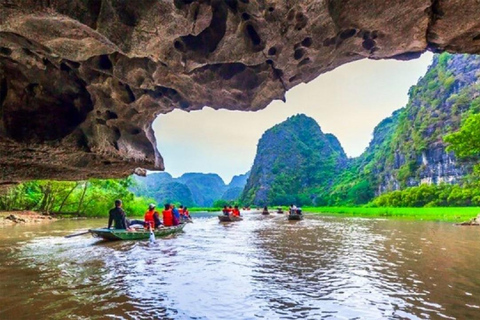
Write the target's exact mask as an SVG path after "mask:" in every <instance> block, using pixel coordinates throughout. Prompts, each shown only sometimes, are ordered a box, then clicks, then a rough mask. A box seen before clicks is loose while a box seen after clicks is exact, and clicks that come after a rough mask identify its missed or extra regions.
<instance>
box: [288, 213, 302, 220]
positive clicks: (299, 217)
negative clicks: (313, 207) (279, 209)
mask: <svg viewBox="0 0 480 320" xmlns="http://www.w3.org/2000/svg"><path fill="white" fill-rule="evenodd" d="M288 220H303V214H289V215H288Z"/></svg>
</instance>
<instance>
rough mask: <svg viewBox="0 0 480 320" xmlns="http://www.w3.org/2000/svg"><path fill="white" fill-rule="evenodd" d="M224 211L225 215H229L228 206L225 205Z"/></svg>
mask: <svg viewBox="0 0 480 320" xmlns="http://www.w3.org/2000/svg"><path fill="white" fill-rule="evenodd" d="M222 212H223V215H224V216H228V208H227V206H223V210H222Z"/></svg>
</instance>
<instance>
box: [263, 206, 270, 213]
mask: <svg viewBox="0 0 480 320" xmlns="http://www.w3.org/2000/svg"><path fill="white" fill-rule="evenodd" d="M262 214H270V212H268V207H267V206H265V207H263V211H262Z"/></svg>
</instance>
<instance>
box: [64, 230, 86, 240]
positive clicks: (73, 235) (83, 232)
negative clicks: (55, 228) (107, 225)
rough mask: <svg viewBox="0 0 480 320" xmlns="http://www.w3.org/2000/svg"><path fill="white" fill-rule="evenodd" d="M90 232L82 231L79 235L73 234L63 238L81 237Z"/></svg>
mask: <svg viewBox="0 0 480 320" xmlns="http://www.w3.org/2000/svg"><path fill="white" fill-rule="evenodd" d="M88 233H90V231H82V232H79V233H74V234H69V235H68V236H65V238H73V237H78V236H83V235H84V234H88Z"/></svg>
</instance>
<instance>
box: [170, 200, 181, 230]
mask: <svg viewBox="0 0 480 320" xmlns="http://www.w3.org/2000/svg"><path fill="white" fill-rule="evenodd" d="M172 215H173V225H174V226H178V225H179V224H180V212H179V211H178V209H177V208H175V205H174V204H172Z"/></svg>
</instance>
